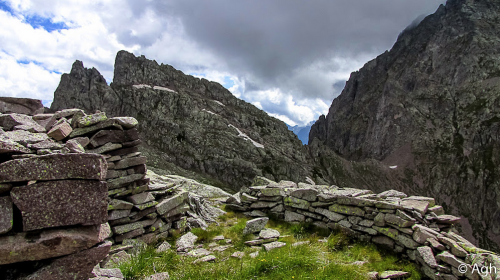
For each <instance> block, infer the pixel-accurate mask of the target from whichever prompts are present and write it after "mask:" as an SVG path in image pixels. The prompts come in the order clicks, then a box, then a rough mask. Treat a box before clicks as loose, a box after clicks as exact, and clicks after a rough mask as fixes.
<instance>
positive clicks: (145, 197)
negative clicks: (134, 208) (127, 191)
mask: <svg viewBox="0 0 500 280" xmlns="http://www.w3.org/2000/svg"><path fill="white" fill-rule="evenodd" d="M154 199H155V197H154V196H153V195H152V194H151V193H149V192H144V193H140V194H136V195H133V196H130V197H129V198H128V200H129V201H130V202H132V203H133V204H143V203H146V202H150V201H153V200H154Z"/></svg>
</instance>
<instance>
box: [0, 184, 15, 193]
mask: <svg viewBox="0 0 500 280" xmlns="http://www.w3.org/2000/svg"><path fill="white" fill-rule="evenodd" d="M12 188H13V186H12V184H7V183H2V184H0V194H3V193H6V192H10V190H11V189H12Z"/></svg>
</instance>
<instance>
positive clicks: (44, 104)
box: [42, 100, 52, 107]
mask: <svg viewBox="0 0 500 280" xmlns="http://www.w3.org/2000/svg"><path fill="white" fill-rule="evenodd" d="M42 104H43V106H44V107H50V105H51V104H52V100H42Z"/></svg>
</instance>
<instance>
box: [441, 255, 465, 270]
mask: <svg viewBox="0 0 500 280" xmlns="http://www.w3.org/2000/svg"><path fill="white" fill-rule="evenodd" d="M436 259H438V260H440V261H443V262H445V263H447V264H449V265H451V266H453V267H455V268H458V267H459V266H460V265H462V264H464V262H463V261H461V260H460V259H458V258H457V257H456V256H454V255H453V254H451V253H450V252H448V251H444V252H441V253H439V254H438V255H436Z"/></svg>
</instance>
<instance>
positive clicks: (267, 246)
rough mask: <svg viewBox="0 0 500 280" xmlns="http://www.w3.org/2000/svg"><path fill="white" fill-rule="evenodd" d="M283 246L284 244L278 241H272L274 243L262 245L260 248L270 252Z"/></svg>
mask: <svg viewBox="0 0 500 280" xmlns="http://www.w3.org/2000/svg"><path fill="white" fill-rule="evenodd" d="M283 246H286V243H285V242H278V241H274V242H271V243H266V244H264V245H262V247H264V249H266V251H271V250H273V249H277V248H281V247H283Z"/></svg>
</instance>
